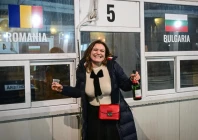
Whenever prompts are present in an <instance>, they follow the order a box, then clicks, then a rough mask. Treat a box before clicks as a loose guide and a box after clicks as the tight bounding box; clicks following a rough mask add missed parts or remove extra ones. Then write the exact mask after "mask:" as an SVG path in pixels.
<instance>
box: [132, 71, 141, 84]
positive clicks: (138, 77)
mask: <svg viewBox="0 0 198 140" xmlns="http://www.w3.org/2000/svg"><path fill="white" fill-rule="evenodd" d="M130 79H131V81H133V80H135V81H137V83H139V80H140V75H139V73H138V72H137V71H136V73H135V74H134V73H133V74H131V75H130Z"/></svg>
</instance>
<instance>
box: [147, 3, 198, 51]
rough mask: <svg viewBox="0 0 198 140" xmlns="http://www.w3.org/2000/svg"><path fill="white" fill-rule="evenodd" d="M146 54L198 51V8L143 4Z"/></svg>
mask: <svg viewBox="0 0 198 140" xmlns="http://www.w3.org/2000/svg"><path fill="white" fill-rule="evenodd" d="M144 16H145V51H146V52H161V51H198V7H197V6H188V5H175V4H162V3H145V5H144Z"/></svg>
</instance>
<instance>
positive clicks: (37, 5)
mask: <svg viewBox="0 0 198 140" xmlns="http://www.w3.org/2000/svg"><path fill="white" fill-rule="evenodd" d="M8 13H9V14H8ZM24 13H26V14H24ZM24 19H30V20H24ZM53 47H58V48H60V49H62V50H63V51H64V52H65V53H74V52H75V35H74V2H73V0H67V1H64V0H61V1H60V0H46V1H32V0H31V1H18V0H12V1H6V0H1V1H0V54H32V53H50V50H51V49H52V48H53Z"/></svg>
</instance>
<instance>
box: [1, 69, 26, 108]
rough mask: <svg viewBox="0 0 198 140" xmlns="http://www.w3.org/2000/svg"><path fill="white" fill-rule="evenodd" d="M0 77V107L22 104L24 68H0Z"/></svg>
mask: <svg viewBox="0 0 198 140" xmlns="http://www.w3.org/2000/svg"><path fill="white" fill-rule="evenodd" d="M0 77H1V78H0V105H2V104H14V103H24V102H25V86H24V84H25V81H24V66H6V67H0Z"/></svg>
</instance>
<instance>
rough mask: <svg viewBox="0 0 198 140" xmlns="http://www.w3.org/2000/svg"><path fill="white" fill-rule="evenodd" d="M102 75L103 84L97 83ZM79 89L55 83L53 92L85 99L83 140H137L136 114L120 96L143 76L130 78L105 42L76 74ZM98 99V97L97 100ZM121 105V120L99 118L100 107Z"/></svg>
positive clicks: (87, 54) (92, 51) (89, 50)
mask: <svg viewBox="0 0 198 140" xmlns="http://www.w3.org/2000/svg"><path fill="white" fill-rule="evenodd" d="M95 76H98V79H99V82H98V84H97V82H94V80H95V79H94V77H95ZM76 78H77V81H76V87H70V86H62V85H60V84H59V83H56V82H54V83H52V90H56V91H58V92H61V93H62V94H64V95H66V96H70V97H74V98H78V97H81V100H82V116H83V122H82V123H83V128H82V139H83V140H137V135H136V129H135V123H134V119H133V115H132V112H131V110H130V108H129V106H128V104H127V103H126V101H125V100H124V98H123V96H122V94H120V90H119V88H121V89H122V90H123V91H130V90H131V84H132V82H131V80H134V79H135V80H137V81H138V80H139V79H140V76H139V74H138V73H137V72H136V74H131V76H130V78H128V77H127V76H126V75H125V73H124V72H123V69H122V68H121V67H120V65H119V64H118V63H117V62H116V61H115V57H112V56H111V54H110V51H109V49H108V47H107V45H106V44H105V43H104V42H102V41H101V40H96V41H94V42H92V43H91V44H90V45H89V47H88V48H87V50H86V51H85V54H84V57H83V58H82V60H81V61H80V63H79V66H78V69H77V71H76ZM96 97H98V98H96ZM111 103H112V104H114V103H120V120H119V121H112V120H111V121H109V120H108V121H107V120H100V119H99V118H98V109H99V105H100V104H111Z"/></svg>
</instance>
